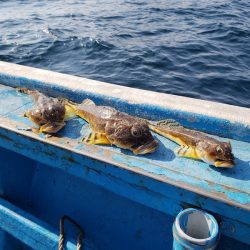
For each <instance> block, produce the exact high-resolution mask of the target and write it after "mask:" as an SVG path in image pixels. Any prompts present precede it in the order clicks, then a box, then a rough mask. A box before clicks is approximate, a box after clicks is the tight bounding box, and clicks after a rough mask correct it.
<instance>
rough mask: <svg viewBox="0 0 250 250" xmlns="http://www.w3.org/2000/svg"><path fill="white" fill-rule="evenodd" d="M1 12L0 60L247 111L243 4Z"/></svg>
mask: <svg viewBox="0 0 250 250" xmlns="http://www.w3.org/2000/svg"><path fill="white" fill-rule="evenodd" d="M19 4H22V5H21V6H22V12H20V5H19ZM0 9H1V12H2V13H1V16H0V29H1V36H0V60H5V61H9V62H14V63H20V64H24V65H29V66H34V67H41V68H45V69H50V70H55V71H59V72H64V73H69V74H74V75H79V76H84V77H88V78H92V79H97V80H103V81H107V82H112V83H116V84H121V85H127V86H131V87H137V88H143V89H150V90H154V91H160V92H165V93H171V94H177V95H184V96H190V97H194V98H202V99H207V100H214V101H219V102H225V103H229V104H234V105H239V106H245V107H250V101H249V96H250V56H249V55H250V46H249V44H250V16H249V14H248V13H249V9H250V3H249V2H248V1H243V0H241V1H230V2H229V1H226V0H222V1H216V0H210V1H207V0H201V1H199V2H197V1H192V0H187V1H175V0H169V1H164V0H157V1H143V0H141V1H123V2H119V1H112V0H111V1H105V2H102V4H98V1H97V2H96V1H76V0H66V1H64V5H63V6H62V5H61V4H60V3H59V2H58V1H50V2H49V3H48V1H45V0H41V1H39V2H36V1H21V0H12V1H1V2H0ZM24 17H25V18H24Z"/></svg>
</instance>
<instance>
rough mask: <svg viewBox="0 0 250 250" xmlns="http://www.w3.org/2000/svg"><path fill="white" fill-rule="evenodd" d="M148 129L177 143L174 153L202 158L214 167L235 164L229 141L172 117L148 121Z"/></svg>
mask: <svg viewBox="0 0 250 250" xmlns="http://www.w3.org/2000/svg"><path fill="white" fill-rule="evenodd" d="M149 127H150V129H151V130H152V131H154V132H156V133H158V134H160V135H162V136H164V137H166V138H168V139H170V140H172V141H174V142H175V143H177V144H179V145H180V147H178V148H176V149H175V153H176V155H178V156H181V157H187V158H192V159H196V160H202V161H204V162H206V163H208V164H209V165H213V166H215V167H224V168H231V167H233V166H234V165H235V162H234V155H233V153H232V147H231V144H230V142H222V141H219V140H217V139H215V138H213V137H211V136H209V135H208V134H205V133H203V132H200V131H196V130H191V129H187V128H185V127H183V126H182V125H181V124H180V123H178V122H177V121H175V120H173V119H166V120H162V121H158V122H153V121H151V122H150V125H149Z"/></svg>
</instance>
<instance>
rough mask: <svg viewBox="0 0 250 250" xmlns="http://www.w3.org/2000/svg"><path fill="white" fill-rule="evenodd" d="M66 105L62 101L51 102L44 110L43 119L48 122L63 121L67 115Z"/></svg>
mask: <svg viewBox="0 0 250 250" xmlns="http://www.w3.org/2000/svg"><path fill="white" fill-rule="evenodd" d="M65 111H66V110H65V105H64V103H63V102H62V101H61V100H57V99H55V100H52V101H49V102H48V103H47V104H46V105H45V106H44V109H43V118H44V119H45V120H46V121H47V122H60V121H63V119H64V115H65Z"/></svg>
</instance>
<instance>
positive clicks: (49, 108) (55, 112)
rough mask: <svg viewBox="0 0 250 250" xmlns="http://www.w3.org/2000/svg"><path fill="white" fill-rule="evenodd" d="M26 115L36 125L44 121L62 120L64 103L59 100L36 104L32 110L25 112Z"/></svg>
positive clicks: (44, 122)
mask: <svg viewBox="0 0 250 250" xmlns="http://www.w3.org/2000/svg"><path fill="white" fill-rule="evenodd" d="M25 114H26V116H27V117H28V118H29V119H30V120H31V121H32V122H34V123H35V124H36V125H38V126H42V125H44V124H46V123H54V122H61V121H63V120H64V115H65V105H64V104H63V103H61V102H60V101H59V100H57V101H50V100H49V98H48V102H47V103H43V104H42V105H39V104H38V105H36V106H35V107H34V108H33V109H32V110H30V111H28V112H26V113H25Z"/></svg>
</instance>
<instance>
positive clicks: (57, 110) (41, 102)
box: [18, 88, 74, 134]
mask: <svg viewBox="0 0 250 250" xmlns="http://www.w3.org/2000/svg"><path fill="white" fill-rule="evenodd" d="M18 91H19V92H22V93H25V94H28V95H31V96H32V97H33V98H34V100H35V105H34V107H33V108H32V109H31V110H29V111H27V112H25V113H24V116H25V117H27V118H29V119H30V120H31V121H32V122H33V123H35V124H36V125H37V126H38V128H32V130H33V132H35V133H47V134H54V133H57V132H58V131H59V130H60V129H61V128H63V127H64V126H65V121H66V120H68V119H69V118H71V117H73V116H74V110H73V109H72V108H71V107H70V106H69V105H67V100H64V99H58V98H53V97H48V96H46V95H44V94H42V93H40V92H39V91H37V90H28V89H26V88H18Z"/></svg>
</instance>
